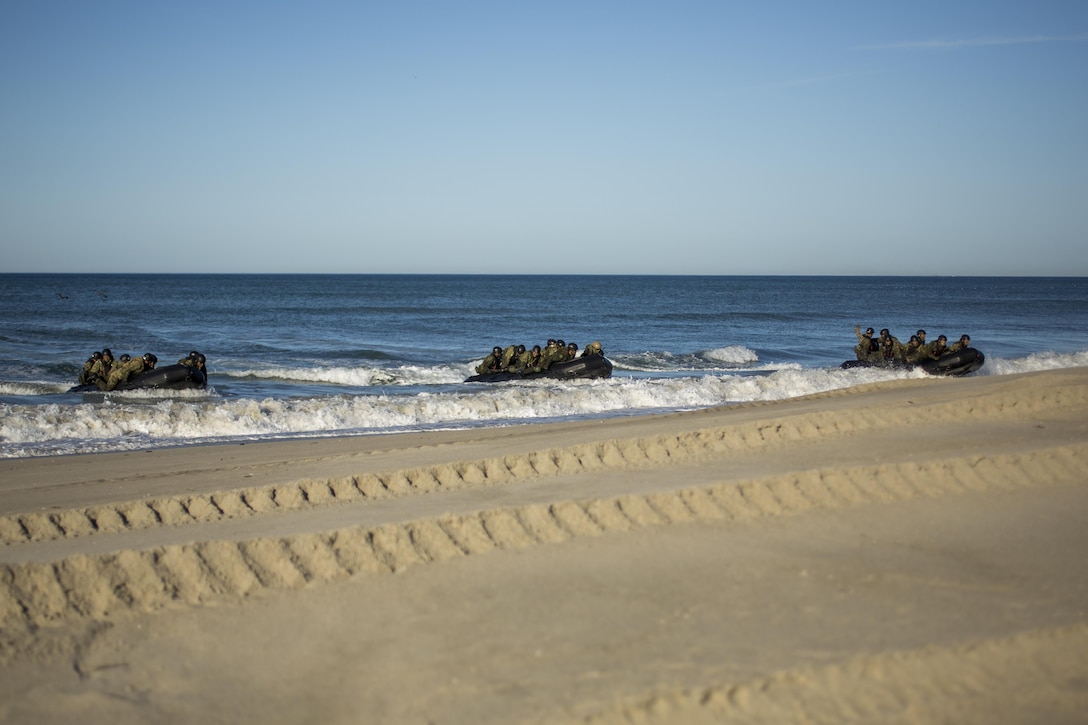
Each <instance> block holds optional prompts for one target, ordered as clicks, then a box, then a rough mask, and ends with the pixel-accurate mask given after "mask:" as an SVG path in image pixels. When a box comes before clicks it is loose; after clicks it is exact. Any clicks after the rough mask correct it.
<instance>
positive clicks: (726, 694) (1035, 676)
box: [547, 624, 1088, 725]
mask: <svg viewBox="0 0 1088 725" xmlns="http://www.w3.org/2000/svg"><path fill="white" fill-rule="evenodd" d="M1086 681H1088V625H1085V624H1078V625H1074V626H1070V627H1062V628H1058V629H1052V630H1037V631H1029V632H1022V633H1020V634H1017V635H1014V636H1012V637H1006V638H996V639H989V640H984V641H982V642H974V643H971V644H966V645H961V646H958V647H926V648H925V649H918V650H906V651H893V652H885V653H880V654H867V655H861V656H857V657H854V658H851V659H849V660H847V661H846V662H843V663H839V664H833V665H826V666H822V667H821V666H816V667H805V668H798V669H795V670H787V671H783V672H779V673H776V674H774V675H772V676H770V677H763V678H759V679H757V680H753V681H749V682H743V683H738V684H732V685H730V684H718V685H712V686H709V687H705V688H696V689H685V690H678V691H665V692H657V693H653V694H647V695H645V696H643V697H641V698H633V699H632V700H631V701H629V702H627V703H620V704H617V705H616V706H615V707H614V708H612V709H610V710H607V711H604V712H599V713H596V714H594V715H590V716H588V717H584V718H578V719H577V721H578V722H582V723H584V724H585V725H619V724H621V723H623V724H626V723H644V724H646V725H653V723H673V722H725V723H728V722H738V723H775V724H777V723H783V722H795V721H797V720H798V717H799V713H804V717H803V718H802V719H803V720H804V721H805V722H812V723H841V722H843V721H844V714H843V713H844V712H848V713H849V715H848V716H846V717H845V720H846V721H848V722H947V721H955V720H957V719H959V718H960V717H963V716H965V715H966V714H967V713H971V714H970V716H969V717H967V721H969V722H1035V721H1037V720H1038V718H1039V713H1040V711H1042V712H1046V713H1050V714H1051V715H1053V714H1054V713H1056V712H1061V713H1065V714H1066V715H1067V717H1068V720H1062V721H1063V722H1065V721H1068V722H1073V721H1079V720H1080V718H1081V716H1082V715H1083V713H1085V712H1088V688H1085V687H1084V682H1086ZM1010 683H1016V684H1015V686H1011V687H1010ZM908 703H909V710H906V711H905V710H904V706H905V705H906V704H908ZM547 721H548V722H571V721H574V718H571V717H570V716H569V715H566V716H563V715H557V716H556V717H554V718H548V719H547Z"/></svg>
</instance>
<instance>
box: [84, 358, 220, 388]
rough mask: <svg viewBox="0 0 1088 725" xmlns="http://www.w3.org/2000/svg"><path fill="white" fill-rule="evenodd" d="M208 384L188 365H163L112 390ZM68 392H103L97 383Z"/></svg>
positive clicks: (202, 376)
mask: <svg viewBox="0 0 1088 725" xmlns="http://www.w3.org/2000/svg"><path fill="white" fill-rule="evenodd" d="M207 384H208V381H207V379H206V378H205V377H204V373H202V372H201V371H200V370H198V369H197V368H194V367H190V366H188V365H164V366H162V367H161V368H154V369H152V370H144V371H143V372H142V373H139V374H137V375H134V376H133V377H132V378H130V379H129V380H126V381H125V382H123V383H121V384H120V385H118V386H117V387H116V388H114V390H141V389H152V388H157V389H161V390H190V389H197V388H203V387H205V386H206V385H207ZM68 392H69V393H101V392H105V391H103V390H101V389H99V387H98V386H97V385H77V386H75V387H74V388H69V389H68Z"/></svg>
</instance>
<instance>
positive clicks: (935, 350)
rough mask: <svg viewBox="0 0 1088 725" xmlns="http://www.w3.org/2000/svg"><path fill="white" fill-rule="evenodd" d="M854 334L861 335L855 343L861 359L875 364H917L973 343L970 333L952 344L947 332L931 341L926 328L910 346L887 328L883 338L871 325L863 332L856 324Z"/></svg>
mask: <svg viewBox="0 0 1088 725" xmlns="http://www.w3.org/2000/svg"><path fill="white" fill-rule="evenodd" d="M854 334H855V335H857V338H858V344H857V345H855V346H854V354H855V355H857V359H858V360H861V361H863V362H867V363H872V364H874V365H903V364H906V365H917V364H918V363H923V362H925V361H926V360H936V359H937V358H939V357H941V356H942V355H947V354H948V353H950V352H957V351H959V350H962V349H963V348H965V347H970V346H971V336H970V335H960V339H959V341H957V342H954V343H952V345H949V344H948V338H947V337H945V336H944V335H939V336H938V337H937V339H936V340H934V341H933V342H928V343H927V342H926V331H925V330H918V332H916V333H914V334H913V335H911V336H910V340H909V341H908V342H907V344H906V345H904V344H902V343H901V342H899V340H898V339H897V338H896V337H895V336H893V335H892V334H891V332H889V331H888V328H886V327H885V328H884V329H883V330H881V331H880V337H874V333H873V328H871V327H869V328H866V330H865V332H862V331H861V325H857V326H856V327H854Z"/></svg>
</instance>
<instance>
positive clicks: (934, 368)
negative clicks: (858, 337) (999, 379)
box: [840, 347, 986, 377]
mask: <svg viewBox="0 0 1088 725" xmlns="http://www.w3.org/2000/svg"><path fill="white" fill-rule="evenodd" d="M985 362H986V356H985V355H983V354H982V351H981V350H976V349H975V348H973V347H965V348H963V349H962V350H957V351H956V352H949V353H945V354H944V355H941V356H940V357H939V358H937V359H936V360H926V361H925V362H923V363H918V364H917V365H912V364H910V363H901V362H893V363H889V364H886V365H885V364H881V363H871V362H868V361H866V360H847V361H846V362H844V363H843V364H842V365H841V366H840V367H842V368H902V369H905V370H909V369H912V368H920V369H922V370H924V371H926V372H927V373H929V374H930V375H944V376H952V377H959V376H961V375H967V374H968V373H973V372H975V371H976V370H978V369H979V368H981V367H982V365H983V363H985Z"/></svg>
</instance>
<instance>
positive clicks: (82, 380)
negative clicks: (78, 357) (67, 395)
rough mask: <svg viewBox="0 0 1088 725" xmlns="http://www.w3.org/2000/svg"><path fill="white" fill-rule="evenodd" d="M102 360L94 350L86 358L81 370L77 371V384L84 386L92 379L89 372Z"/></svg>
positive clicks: (100, 354) (99, 354) (100, 355)
mask: <svg viewBox="0 0 1088 725" xmlns="http://www.w3.org/2000/svg"><path fill="white" fill-rule="evenodd" d="M101 359H102V353H100V352H98V351H97V350H95V351H94V352H93V353H91V356H90V357H89V358H87V362H85V363H83V369H82V370H80V371H79V378H78V380H79V384H80V385H86V384H88V383H89V382H91V380H93V379H94V378H92V377H91V370H93V369H94V366H95V364H97V363H98V361H99V360H101Z"/></svg>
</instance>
